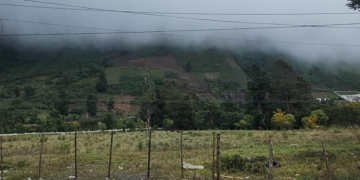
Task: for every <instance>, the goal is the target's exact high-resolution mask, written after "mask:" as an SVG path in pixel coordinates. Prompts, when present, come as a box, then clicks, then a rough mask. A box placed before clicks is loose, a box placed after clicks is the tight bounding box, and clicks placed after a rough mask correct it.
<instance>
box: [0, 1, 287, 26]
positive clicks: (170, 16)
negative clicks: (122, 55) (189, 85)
mask: <svg viewBox="0 0 360 180" xmlns="http://www.w3.org/2000/svg"><path fill="white" fill-rule="evenodd" d="M22 1H28V2H35V3H41V4H51V5H60V6H68V7H75V8H82V9H72V8H70V9H69V10H76V11H77V10H87V11H88V10H90V11H103V12H116V13H127V14H139V15H148V16H158V17H167V18H177V19H188V20H198V21H210V22H221V23H237V24H256V25H275V26H284V25H292V24H286V23H263V22H247V21H233V20H219V19H209V18H193V17H183V16H173V15H166V14H156V13H147V12H138V11H123V10H109V9H99V8H92V7H86V6H75V5H69V4H63V3H51V2H43V1H32V0H22ZM0 5H8V6H18V7H30V8H44V9H66V8H63V7H44V6H29V5H15V4H0Z"/></svg>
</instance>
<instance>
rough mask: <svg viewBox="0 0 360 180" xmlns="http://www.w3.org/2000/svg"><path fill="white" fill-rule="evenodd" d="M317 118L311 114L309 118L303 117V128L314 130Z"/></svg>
mask: <svg viewBox="0 0 360 180" xmlns="http://www.w3.org/2000/svg"><path fill="white" fill-rule="evenodd" d="M316 121H317V116H316V115H314V114H312V115H310V117H304V118H302V119H301V122H302V123H303V125H304V127H305V128H310V129H315V128H316Z"/></svg>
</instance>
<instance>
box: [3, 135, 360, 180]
mask: <svg viewBox="0 0 360 180" xmlns="http://www.w3.org/2000/svg"><path fill="white" fill-rule="evenodd" d="M335 130H336V129H330V130H328V131H315V130H314V131H310V130H308V131H287V132H286V134H287V135H286V137H285V136H284V135H283V134H284V132H281V131H244V130H241V131H230V130H229V131H216V133H218V132H219V133H220V134H221V155H222V156H226V157H232V155H235V154H239V155H240V156H241V158H242V159H244V160H246V161H248V160H249V158H250V159H253V158H255V157H258V156H261V155H264V156H268V153H269V150H268V142H269V138H272V139H273V147H274V152H275V153H274V158H275V160H277V161H279V162H280V163H281V165H282V167H281V168H276V169H274V173H275V177H276V178H277V179H289V178H291V179H294V178H296V179H319V178H321V177H322V175H323V170H324V168H320V169H319V168H318V167H319V166H320V165H321V156H322V147H321V143H320V142H319V139H323V140H324V142H325V145H326V148H327V151H328V154H329V159H330V167H331V169H332V170H333V171H334V177H338V179H339V178H340V179H341V178H345V179H351V178H350V177H358V175H359V172H357V170H356V166H357V163H358V162H359V160H360V159H359V157H360V156H359V154H358V153H357V151H358V150H359V149H360V143H359V142H360V139H357V138H355V137H354V135H355V134H357V132H355V131H354V130H351V129H342V130H341V133H337V134H336V135H334V133H333V131H335ZM213 132H214V131H184V133H183V145H184V149H183V154H184V161H185V162H187V163H190V164H195V165H204V166H205V169H204V170H197V171H196V175H197V177H200V178H201V179H206V178H207V179H211V167H212V146H213V144H212V137H213V136H212V133H213ZM147 134H148V133H147V132H128V133H116V134H115V135H114V150H113V162H114V163H113V167H112V177H113V178H116V179H120V178H121V177H124V176H125V175H126V176H131V175H134V174H143V173H146V162H147V153H146V148H147V146H148V143H147V142H148V141H147V140H148V139H147ZM46 137H47V139H48V140H47V141H46V142H45V143H44V154H43V159H44V163H45V165H44V166H43V167H44V171H43V173H44V179H45V178H46V179H49V178H51V179H64V178H66V177H67V176H69V174H71V173H72V172H73V165H72V164H73V157H74V136H73V135H71V134H69V135H60V136H59V135H46ZM110 137H111V136H110V134H109V133H97V134H78V158H79V167H78V168H79V177H81V178H82V179H102V176H103V174H104V172H107V160H108V155H109V147H110ZM40 138H41V136H37V135H36V136H31V135H26V136H16V137H5V142H4V149H5V159H6V162H5V166H6V167H9V173H8V174H6V178H7V179H10V180H12V179H13V180H17V179H19V177H20V175H22V174H25V173H24V172H27V173H26V177H36V172H35V171H34V170H36V169H37V167H38V157H39V156H38V155H39V150H40ZM152 142H153V148H152V156H151V157H152V176H153V179H177V178H178V177H179V175H180V170H179V162H180V159H179V158H180V157H179V154H180V151H179V142H180V134H179V133H175V132H165V131H155V132H154V133H153V138H152ZM290 144H298V145H299V146H292V147H290V146H289V145H290ZM350 153H354V154H355V155H351V154H350ZM335 155H336V156H335ZM354 156H356V157H354ZM21 161H23V162H21ZM224 162H225V161H224ZM263 165H264V163H263V162H259V163H254V164H252V163H250V164H248V165H246V166H244V167H242V168H243V170H241V169H236V168H235V169H232V170H231V171H227V172H226V173H225V172H224V173H225V174H226V175H230V176H233V177H245V176H251V177H253V178H254V179H262V178H263V177H264V176H265V175H264V174H262V173H261V172H263V170H265V172H266V170H267V169H266V168H265V169H263V168H262V167H263ZM119 166H121V167H122V169H119ZM12 167H13V168H12ZM14 167H16V168H14ZM260 167H261V168H260ZM90 170H92V171H90ZM29 172H33V173H34V174H35V176H32V174H31V173H30V174H29ZM19 174H20V175H19ZM295 174H298V176H295ZM120 175H121V176H120ZM193 175H194V171H192V170H185V178H187V179H190V178H191V177H193ZM20 179H22V178H20Z"/></svg>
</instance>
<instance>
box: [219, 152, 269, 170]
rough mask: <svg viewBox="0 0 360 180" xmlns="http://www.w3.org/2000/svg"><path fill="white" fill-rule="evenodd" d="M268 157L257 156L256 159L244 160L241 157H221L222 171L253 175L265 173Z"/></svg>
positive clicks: (236, 155)
mask: <svg viewBox="0 0 360 180" xmlns="http://www.w3.org/2000/svg"><path fill="white" fill-rule="evenodd" d="M265 161H266V157H264V156H257V157H255V158H242V157H241V156H240V155H238V154H235V155H227V156H222V157H221V165H222V169H224V170H227V171H229V172H231V173H234V172H248V173H251V174H264V173H265Z"/></svg>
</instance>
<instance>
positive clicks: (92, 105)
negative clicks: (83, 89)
mask: <svg viewBox="0 0 360 180" xmlns="http://www.w3.org/2000/svg"><path fill="white" fill-rule="evenodd" d="M97 101H98V100H97V98H96V97H95V96H94V95H88V97H87V101H86V109H87V111H88V113H89V114H90V115H91V116H95V115H96V113H97Z"/></svg>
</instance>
